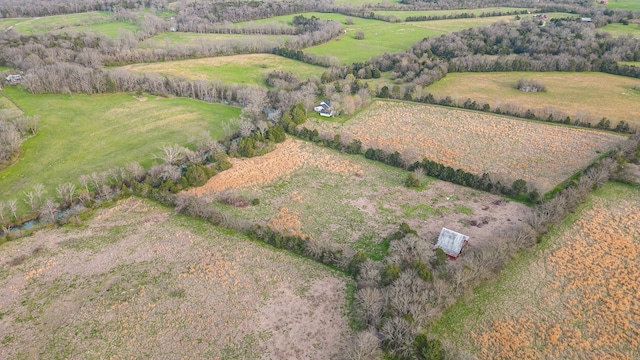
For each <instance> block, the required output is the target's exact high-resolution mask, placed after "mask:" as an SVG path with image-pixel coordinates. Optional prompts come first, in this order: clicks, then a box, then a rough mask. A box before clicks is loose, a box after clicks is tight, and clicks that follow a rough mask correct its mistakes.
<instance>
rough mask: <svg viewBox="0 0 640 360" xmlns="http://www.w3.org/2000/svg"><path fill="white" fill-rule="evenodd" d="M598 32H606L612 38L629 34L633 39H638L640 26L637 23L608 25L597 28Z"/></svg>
mask: <svg viewBox="0 0 640 360" xmlns="http://www.w3.org/2000/svg"><path fill="white" fill-rule="evenodd" d="M598 30H604V31H607V32H609V33H611V35H613V36H623V35H627V34H631V35H633V37H635V38H639V37H640V25H639V24H638V23H630V24H629V25H623V24H619V23H616V24H609V25H605V26H603V27H601V28H598Z"/></svg>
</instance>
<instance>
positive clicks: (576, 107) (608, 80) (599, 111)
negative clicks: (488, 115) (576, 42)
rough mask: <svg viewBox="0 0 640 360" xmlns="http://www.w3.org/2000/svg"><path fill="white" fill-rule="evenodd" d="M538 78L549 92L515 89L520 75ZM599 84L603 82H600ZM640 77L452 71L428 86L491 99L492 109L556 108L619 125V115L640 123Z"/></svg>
mask: <svg viewBox="0 0 640 360" xmlns="http://www.w3.org/2000/svg"><path fill="white" fill-rule="evenodd" d="M521 78H525V79H533V80H537V81H539V82H541V83H543V84H544V85H546V87H547V91H546V92H541V93H525V92H522V91H519V90H518V89H516V83H517V82H518V79H521ZM594 84H598V85H597V86H595V85H594ZM634 86H637V87H638V88H640V79H633V78H628V77H624V76H616V75H609V74H603V73H586V72H580V73H564V72H548V73H532V72H503V73H500V72H494V73H486V74H481V73H451V74H448V75H447V76H446V77H444V78H443V79H442V80H440V81H438V82H436V83H434V84H432V85H430V86H429V87H427V88H426V90H428V91H429V92H430V93H432V94H433V95H434V96H435V97H436V98H439V97H445V96H451V97H452V98H453V99H456V100H457V101H458V102H461V103H462V102H464V101H465V100H467V99H468V98H470V99H472V100H475V101H477V102H478V103H480V104H482V103H488V104H489V105H491V108H492V109H495V108H496V107H500V106H501V105H502V104H512V105H518V106H521V107H522V108H524V109H531V110H534V112H535V110H537V109H544V108H549V107H552V108H555V109H558V110H560V111H562V112H564V113H566V114H567V115H569V116H571V118H572V119H573V118H574V117H576V115H578V116H579V117H582V118H586V119H588V120H590V121H591V124H592V125H595V124H597V123H598V121H600V119H601V118H602V117H607V118H609V119H611V120H612V121H611V122H612V126H613V127H615V125H616V124H617V122H618V121H619V120H625V121H626V122H628V123H630V124H631V125H632V126H638V127H640V106H638V104H639V103H640V91H638V90H633V87H634Z"/></svg>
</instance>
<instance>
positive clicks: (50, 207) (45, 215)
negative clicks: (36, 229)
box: [40, 198, 58, 222]
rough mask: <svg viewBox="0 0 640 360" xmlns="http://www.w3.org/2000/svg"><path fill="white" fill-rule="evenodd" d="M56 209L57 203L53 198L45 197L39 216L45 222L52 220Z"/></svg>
mask: <svg viewBox="0 0 640 360" xmlns="http://www.w3.org/2000/svg"><path fill="white" fill-rule="evenodd" d="M57 211H58V204H57V203H56V202H54V201H53V199H51V198H47V199H46V200H45V201H44V204H42V207H41V208H40V218H41V219H42V220H44V221H47V222H53V221H54V220H55V215H56V212H57Z"/></svg>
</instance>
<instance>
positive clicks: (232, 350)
mask: <svg viewBox="0 0 640 360" xmlns="http://www.w3.org/2000/svg"><path fill="white" fill-rule="evenodd" d="M257 344H258V338H257V337H256V335H255V334H253V333H252V334H247V335H245V336H244V337H243V338H242V339H241V340H240V341H238V342H237V343H232V344H227V345H225V346H224V348H223V349H222V358H223V359H248V358H255V357H258V355H260V354H259V353H258V351H259V349H257V347H256V345H257Z"/></svg>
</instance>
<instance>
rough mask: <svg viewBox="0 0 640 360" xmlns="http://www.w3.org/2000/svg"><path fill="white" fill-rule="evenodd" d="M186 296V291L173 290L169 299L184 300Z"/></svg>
mask: <svg viewBox="0 0 640 360" xmlns="http://www.w3.org/2000/svg"><path fill="white" fill-rule="evenodd" d="M185 294H186V291H185V290H184V289H178V290H173V291H172V292H170V293H169V297H172V298H176V299H182V298H184V296H185Z"/></svg>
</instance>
